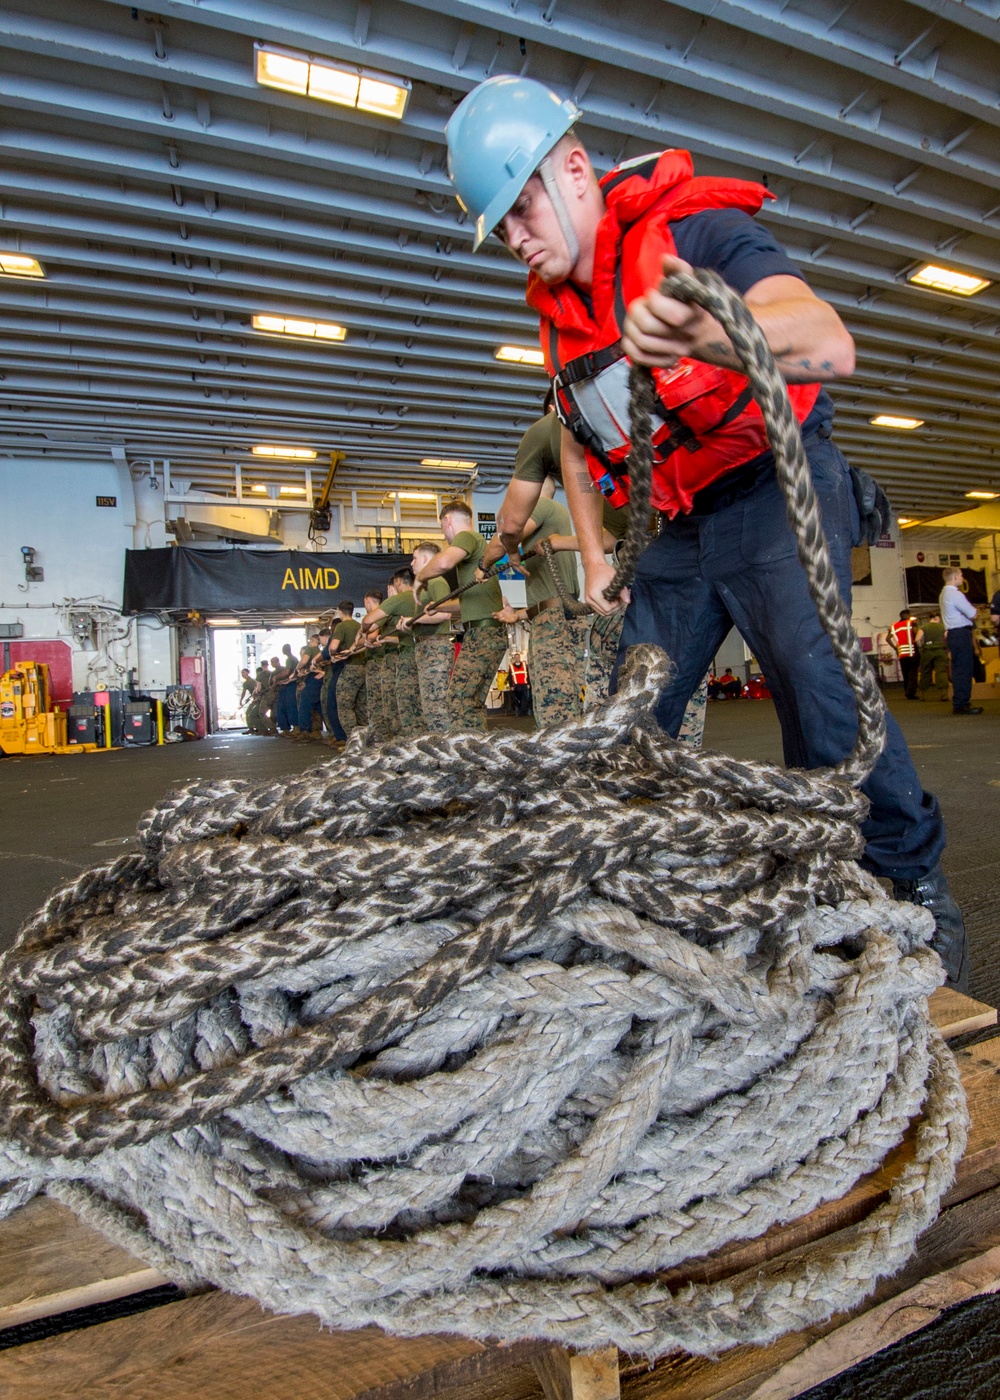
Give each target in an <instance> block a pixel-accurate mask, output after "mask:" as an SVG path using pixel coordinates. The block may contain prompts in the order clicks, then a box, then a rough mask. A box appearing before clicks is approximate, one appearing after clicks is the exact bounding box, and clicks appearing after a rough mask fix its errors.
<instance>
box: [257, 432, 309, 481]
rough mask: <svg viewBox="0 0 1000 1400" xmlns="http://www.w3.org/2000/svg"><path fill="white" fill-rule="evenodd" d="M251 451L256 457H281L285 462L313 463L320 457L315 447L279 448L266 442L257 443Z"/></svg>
mask: <svg viewBox="0 0 1000 1400" xmlns="http://www.w3.org/2000/svg"><path fill="white" fill-rule="evenodd" d="M250 451H251V452H252V453H253V455H254V456H255V457H280V458H281V460H282V461H285V462H312V461H314V460H315V459H316V457H317V456H318V455H319V454H318V453H317V451H316V449H315V448H314V447H277V446H273V445H272V444H271V443H266V442H258V443H255V444H254V446H253V447H251V449H250ZM282 490H284V487H282Z"/></svg>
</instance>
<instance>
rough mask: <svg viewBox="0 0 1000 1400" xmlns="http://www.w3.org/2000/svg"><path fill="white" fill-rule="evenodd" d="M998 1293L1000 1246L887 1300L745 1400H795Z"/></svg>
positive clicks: (818, 1344) (789, 1364)
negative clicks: (939, 1320) (962, 1306)
mask: <svg viewBox="0 0 1000 1400" xmlns="http://www.w3.org/2000/svg"><path fill="white" fill-rule="evenodd" d="M998 1290H1000V1247H998V1248H996V1249H990V1250H988V1251H987V1252H986V1253H985V1254H980V1255H979V1257H978V1258H976V1259H970V1260H968V1261H967V1262H966V1263H964V1264H956V1265H955V1267H954V1268H953V1269H947V1270H946V1271H945V1272H944V1273H941V1274H932V1275H931V1277H930V1278H926V1279H922V1280H921V1281H920V1283H918V1284H917V1285H916V1286H915V1287H914V1288H908V1289H907V1290H906V1291H905V1292H904V1293H900V1294H898V1295H897V1296H896V1297H895V1298H891V1299H890V1300H889V1301H888V1302H885V1303H881V1304H879V1305H878V1306H877V1307H874V1308H869V1309H868V1311H867V1312H864V1313H862V1314H861V1316H860V1317H855V1318H852V1319H851V1321H850V1322H845V1323H844V1325H843V1326H842V1327H839V1328H838V1329H837V1331H836V1332H834V1333H832V1335H831V1336H829V1337H823V1338H821V1339H820V1340H819V1341H818V1342H814V1343H813V1344H812V1346H811V1347H807V1348H806V1349H805V1351H804V1352H802V1354H801V1355H800V1356H797V1357H796V1358H795V1359H794V1361H789V1362H787V1363H786V1364H785V1365H784V1366H782V1367H781V1368H780V1369H779V1370H778V1371H776V1372H775V1373H774V1375H773V1376H770V1377H769V1378H768V1379H767V1380H765V1381H763V1382H761V1384H760V1385H758V1386H757V1387H756V1388H755V1389H754V1390H752V1391H751V1392H750V1395H749V1397H748V1400H794V1397H795V1396H796V1395H801V1394H802V1393H803V1391H806V1390H811V1389H812V1387H813V1386H814V1385H819V1384H820V1383H821V1382H822V1381H826V1380H829V1379H830V1377H831V1376H839V1375H840V1374H841V1372H842V1371H847V1370H849V1369H850V1367H852V1366H855V1365H857V1363H858V1362H859V1361H864V1360H866V1359H867V1358H868V1357H869V1356H874V1354H875V1353H876V1352H877V1351H884V1350H885V1348H886V1347H890V1346H893V1345H894V1344H895V1343H896V1342H899V1341H902V1339H903V1338H904V1337H909V1336H910V1335H911V1334H912V1333H913V1332H919V1331H920V1330H921V1328H923V1327H928V1326H929V1325H930V1324H931V1323H932V1322H934V1321H935V1320H936V1319H937V1318H939V1317H940V1316H941V1314H942V1313H943V1312H945V1311H946V1310H947V1309H948V1308H953V1307H955V1306H956V1304H958V1303H965V1302H967V1301H968V1300H969V1299H970V1298H978V1297H980V1296H982V1295H983V1294H984V1293H996V1292H997V1291H998Z"/></svg>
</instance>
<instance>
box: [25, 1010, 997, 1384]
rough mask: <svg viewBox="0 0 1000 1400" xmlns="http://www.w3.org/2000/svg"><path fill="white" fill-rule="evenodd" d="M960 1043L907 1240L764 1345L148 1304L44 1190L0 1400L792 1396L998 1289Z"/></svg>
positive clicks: (716, 1261)
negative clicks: (959, 1107)
mask: <svg viewBox="0 0 1000 1400" xmlns="http://www.w3.org/2000/svg"><path fill="white" fill-rule="evenodd" d="M932 1010H933V1014H934V1019H935V1022H936V1023H937V1025H938V1026H939V1027H940V1029H941V1030H942V1031H943V1033H944V1034H945V1036H946V1037H947V1038H949V1039H954V1038H955V1037H957V1036H960V1035H963V1034H966V1033H968V1032H970V1031H974V1030H982V1029H985V1028H987V1027H989V1026H992V1025H995V1024H996V1021H997V1013H996V1011H995V1010H993V1008H992V1007H988V1006H984V1005H983V1004H982V1003H981V1002H974V1001H972V1000H971V999H970V998H969V997H963V996H960V995H958V994H957V993H954V992H946V991H942V992H938V993H936V994H935V996H934V998H933V999H932ZM958 1058H959V1063H960V1066H961V1072H962V1079H963V1082H964V1084H965V1088H966V1093H967V1095H968V1098H969V1105H970V1109H971V1113H972V1130H971V1133H970V1138H969V1145H968V1149H967V1151H966V1155H965V1157H964V1159H963V1161H962V1163H961V1165H960V1168H959V1172H958V1177H957V1180H956V1183H955V1185H954V1187H953V1188H952V1190H951V1192H950V1193H949V1195H948V1197H947V1200H946V1203H945V1209H944V1211H943V1213H942V1215H941V1218H940V1219H939V1220H938V1222H937V1223H936V1224H935V1225H934V1226H933V1227H932V1228H931V1229H930V1230H929V1231H928V1232H927V1233H926V1235H925V1236H924V1237H923V1239H922V1240H921V1243H920V1247H919V1250H918V1252H917V1255H916V1256H915V1258H914V1259H913V1260H912V1261H911V1263H910V1264H909V1265H908V1266H907V1267H906V1268H905V1269H904V1270H903V1271H902V1273H900V1274H899V1275H897V1276H896V1277H895V1278H893V1279H890V1280H887V1281H885V1282H883V1283H882V1284H881V1285H880V1286H879V1288H878V1289H877V1290H876V1292H875V1294H874V1296H873V1298H872V1299H870V1300H869V1302H868V1303H867V1305H866V1306H865V1307H864V1308H862V1309H859V1310H858V1311H857V1312H855V1313H853V1314H849V1315H843V1316H839V1317H835V1318H833V1319H831V1321H830V1322H828V1323H825V1324H823V1325H822V1326H819V1327H813V1328H808V1329H806V1330H805V1331H803V1332H798V1333H794V1334H792V1335H790V1336H788V1337H784V1338H782V1339H781V1340H780V1341H777V1342H775V1343H773V1344H772V1345H771V1346H769V1347H740V1348H737V1349H735V1350H733V1351H731V1352H728V1353H727V1354H726V1355H724V1356H723V1357H722V1358H721V1359H720V1360H718V1361H706V1360H704V1359H702V1358H698V1357H691V1356H688V1355H680V1354H678V1355H676V1356H671V1357H667V1358H665V1359H664V1360H663V1361H661V1362H660V1363H659V1364H658V1365H657V1366H656V1367H654V1368H652V1369H650V1368H649V1367H648V1366H647V1365H645V1364H631V1363H630V1362H629V1360H628V1358H626V1357H621V1358H619V1357H618V1355H617V1353H616V1352H615V1349H614V1348H610V1349H608V1350H607V1351H603V1352H597V1353H591V1354H588V1355H583V1356H573V1355H570V1354H569V1353H568V1352H566V1351H564V1350H563V1349H562V1348H561V1347H553V1346H551V1345H548V1344H546V1343H540V1342H539V1343H534V1342H531V1343H519V1344H517V1345H514V1346H510V1347H501V1346H490V1345H483V1344H481V1343H479V1342H472V1341H467V1340H465V1339H463V1338H460V1337H442V1336H428V1337H421V1338H418V1339H416V1340H403V1339H400V1338H396V1337H389V1336H386V1335H384V1334H383V1333H382V1332H380V1331H378V1330H377V1329H376V1328H366V1329H364V1330H363V1331H355V1332H328V1331H327V1332H324V1331H323V1330H322V1329H321V1328H320V1327H319V1325H318V1323H317V1322H316V1320H315V1318H311V1317H276V1316H274V1315H273V1314H269V1313H266V1312H264V1311H263V1310H262V1309H261V1308H260V1307H259V1306H258V1305H257V1304H256V1303H254V1302H252V1301H250V1300H248V1299H246V1298H237V1297H233V1296H231V1295H228V1294H223V1293H204V1294H199V1295H197V1296H193V1297H186V1298H185V1297H183V1296H180V1295H178V1296H177V1297H176V1298H174V1299H173V1300H172V1301H169V1302H167V1303H163V1304H161V1305H159V1306H153V1305H152V1304H153V1303H154V1302H155V1301H156V1299H158V1298H159V1297H162V1294H163V1285H164V1284H165V1283H166V1280H164V1279H163V1278H162V1277H161V1276H160V1275H159V1274H158V1273H157V1272H156V1271H155V1270H153V1269H148V1268H146V1267H145V1266H144V1265H143V1264H141V1263H140V1262H139V1261H138V1260H136V1259H134V1258H133V1257H132V1256H130V1255H129V1254H127V1253H126V1252H125V1251H124V1250H121V1249H118V1248H117V1247H116V1246H115V1245H112V1244H110V1243H108V1241H107V1240H105V1239H104V1238H103V1236H101V1235H99V1234H96V1233H95V1232H94V1231H93V1230H91V1229H90V1228H89V1227H87V1226H86V1225H83V1224H81V1223H80V1221H78V1220H77V1219H76V1217H75V1216H74V1215H73V1214H72V1213H71V1212H70V1211H68V1210H66V1209H64V1208H63V1207H62V1206H59V1205H57V1204H56V1203H55V1202H52V1201H49V1200H46V1199H45V1198H38V1199H36V1200H34V1201H32V1202H31V1203H30V1204H28V1205H27V1206H25V1207H24V1208H23V1209H22V1210H20V1211H17V1212H16V1213H15V1214H14V1215H13V1216H11V1217H10V1219H8V1220H6V1221H4V1222H3V1223H0V1348H5V1349H0V1400H7V1397H10V1400H14V1397H16V1400H63V1397H66V1400H69V1397H72V1398H73V1400H107V1397H109V1396H121V1397H123V1400H430V1397H434V1398H435V1400H543V1397H544V1400H617V1397H618V1396H619V1395H621V1396H622V1397H624V1400H681V1397H683V1400H791V1397H793V1396H796V1395H801V1394H802V1392H803V1391H805V1390H808V1389H809V1388H810V1387H811V1386H814V1385H817V1384H818V1383H819V1382H820V1381H822V1380H825V1379H826V1378H828V1377H829V1376H832V1375H836V1374H838V1373H839V1372H840V1371H842V1370H844V1369H846V1368H847V1367H849V1366H851V1365H853V1364H854V1363H855V1362H857V1361H859V1360H861V1359H862V1358H864V1357H866V1356H870V1355H872V1354H873V1353H874V1352H876V1351H879V1350H881V1349H882V1348H884V1347H886V1346H888V1345H890V1344H891V1343H892V1342H894V1341H897V1340H898V1339H899V1338H900V1337H903V1336H906V1335H907V1334H909V1333H911V1332H914V1331H916V1330H918V1329H919V1328H920V1327H923V1326H926V1325H927V1323H929V1322H931V1321H933V1319H934V1318H935V1317H936V1316H937V1315H938V1314H939V1313H940V1312H941V1311H943V1310H944V1309H945V1308H947V1307H950V1306H952V1305H953V1304H954V1303H957V1302H960V1301H963V1300H964V1299H966V1298H970V1297H975V1296H977V1295H978V1294H981V1293H986V1292H990V1291H993V1290H995V1289H998V1288H1000V1038H998V1039H996V1040H989V1041H986V1042H984V1043H981V1044H979V1045H976V1046H975V1047H973V1048H972V1049H971V1050H961V1051H959V1052H958ZM909 1150H910V1149H909V1146H908V1144H907V1143H905V1142H904V1143H903V1144H902V1145H901V1146H900V1147H899V1148H898V1149H897V1150H896V1151H895V1152H894V1153H893V1154H891V1156H890V1158H889V1159H888V1160H887V1162H886V1163H885V1164H884V1165H883V1166H882V1167H881V1168H880V1169H879V1170H878V1171H876V1172H874V1173H872V1174H871V1176H869V1177H866V1178H865V1179H864V1180H862V1181H860V1182H859V1183H858V1184H857V1185H856V1186H855V1187H854V1188H853V1190H851V1191H850V1192H848V1194H847V1196H845V1197H844V1199H843V1200H841V1201H836V1202H832V1203H830V1204H828V1205H825V1206H822V1207H820V1208H819V1209H818V1210H816V1211H813V1212H812V1213H811V1214H810V1215H808V1216H806V1217H805V1218H804V1219H802V1220H798V1221H795V1222H793V1223H792V1224H790V1225H787V1226H783V1227H776V1228H775V1229H773V1230H771V1231H769V1232H768V1233H767V1234H766V1235H765V1236H764V1237H763V1238H762V1239H760V1240H754V1241H750V1242H748V1243H739V1244H736V1245H733V1246H731V1247H729V1248H728V1249H725V1250H722V1251H720V1252H719V1253H718V1254H717V1255H715V1256H713V1257H712V1258H711V1259H708V1260H703V1261H700V1263H699V1264H698V1265H697V1266H694V1267H692V1266H688V1267H687V1268H685V1269H683V1270H681V1269H677V1270H673V1271H671V1273H670V1274H668V1275H667V1276H666V1277H667V1278H668V1279H669V1278H672V1277H674V1276H676V1279H677V1281H678V1282H680V1281H681V1280H682V1279H713V1278H715V1279H717V1278H722V1277H726V1276H729V1275H731V1274H733V1273H736V1272H739V1271H740V1270H742V1269H746V1268H752V1267H753V1266H754V1265H756V1264H759V1263H761V1262H762V1261H763V1260H765V1259H770V1258H773V1257H774V1256H775V1255H778V1254H787V1255H789V1256H791V1255H793V1254H794V1251H795V1250H796V1249H798V1248H801V1247H802V1246H803V1245H805V1244H807V1243H809V1242H810V1241H812V1240H815V1239H817V1238H820V1237H825V1236H829V1235H832V1234H834V1233H835V1232H836V1231H838V1230H842V1229H845V1228H847V1227H848V1226H850V1225H852V1224H854V1223H855V1222H856V1221H858V1220H860V1219H862V1218H863V1217H864V1216H865V1215H867V1214H868V1213H869V1212H870V1211H871V1210H873V1209H874V1208H875V1207H876V1206H877V1205H879V1204H880V1202H881V1201H883V1200H884V1199H885V1198H886V1195H887V1192H888V1189H889V1183H890V1182H891V1180H892V1178H893V1177H894V1176H895V1175H896V1173H897V1172H898V1170H899V1167H900V1164H901V1163H902V1162H903V1161H905V1159H906V1155H907V1153H908V1151H909ZM154 1290H160V1291H159V1293H157V1292H155V1291H154ZM120 1299H131V1300H133V1302H134V1303H135V1305H136V1306H138V1307H142V1306H145V1305H146V1304H147V1303H149V1306H148V1307H147V1308H146V1310H145V1311H142V1312H137V1313H135V1314H133V1315H131V1316H120V1317H115V1318H114V1319H113V1320H110V1321H108V1320H96V1321H95V1308H96V1307H98V1306H99V1305H102V1304H107V1303H111V1302H114V1301H115V1300H120ZM39 1323H40V1324H41V1325H42V1326H43V1328H47V1329H48V1330H49V1331H52V1332H53V1334H52V1335H46V1336H44V1337H43V1338H42V1339H40V1340H33V1339H32V1337H31V1335H30V1334H31V1328H30V1326H29V1324H39ZM57 1328H61V1329H62V1330H59V1331H55V1330H54V1329H57Z"/></svg>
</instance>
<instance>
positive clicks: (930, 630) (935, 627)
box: [922, 622, 945, 649]
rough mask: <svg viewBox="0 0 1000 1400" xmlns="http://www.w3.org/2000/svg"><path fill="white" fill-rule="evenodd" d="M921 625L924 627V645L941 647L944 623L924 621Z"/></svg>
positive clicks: (942, 646) (943, 642)
mask: <svg viewBox="0 0 1000 1400" xmlns="http://www.w3.org/2000/svg"><path fill="white" fill-rule="evenodd" d="M922 625H923V629H924V641H923V645H924V646H925V647H941V648H942V649H943V648H944V645H945V640H944V623H943V622H925V623H923V624H922Z"/></svg>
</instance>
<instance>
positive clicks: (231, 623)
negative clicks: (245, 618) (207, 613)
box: [205, 617, 240, 627]
mask: <svg viewBox="0 0 1000 1400" xmlns="http://www.w3.org/2000/svg"><path fill="white" fill-rule="evenodd" d="M205 621H206V622H207V623H208V625H209V627H239V625H240V620H239V618H238V617H206V619H205Z"/></svg>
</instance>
